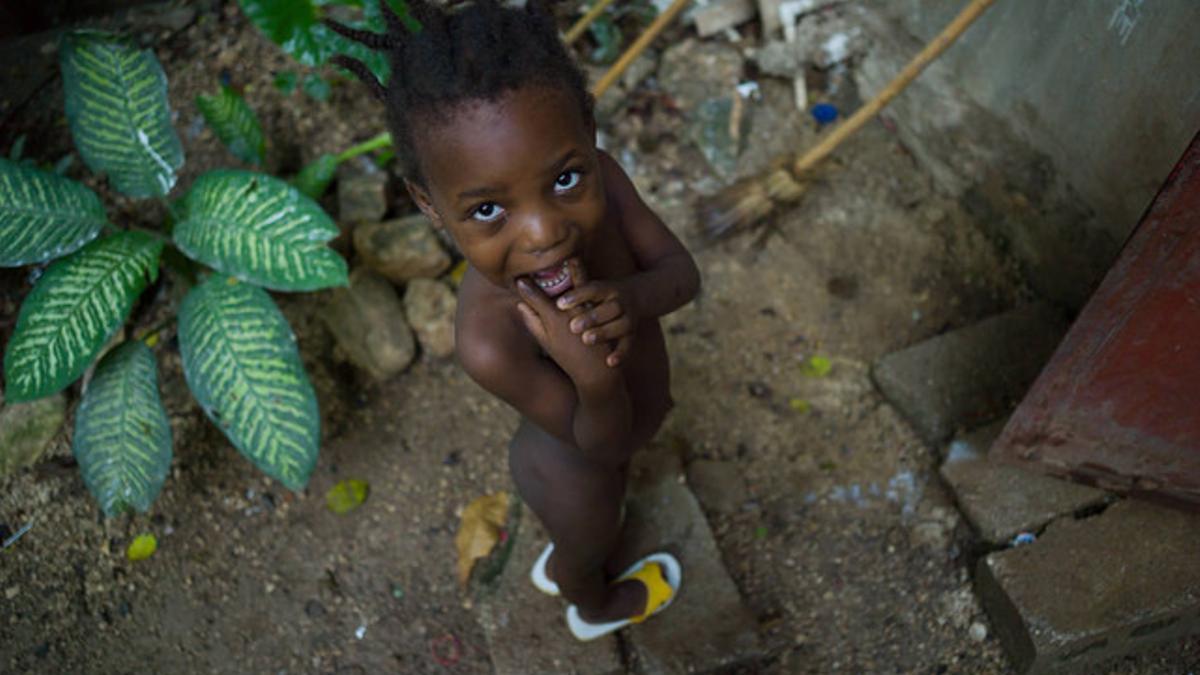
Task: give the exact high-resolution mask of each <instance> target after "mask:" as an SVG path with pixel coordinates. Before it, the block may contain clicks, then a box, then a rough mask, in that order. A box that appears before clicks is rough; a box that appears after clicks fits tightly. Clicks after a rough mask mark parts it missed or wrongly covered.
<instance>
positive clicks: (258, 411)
mask: <svg viewBox="0 0 1200 675" xmlns="http://www.w3.org/2000/svg"><path fill="white" fill-rule="evenodd" d="M179 352H180V355H181V356H182V357H183V372H184V375H185V376H186V377H187V382H188V385H189V386H190V387H191V389H192V393H193V394H194V395H195V396H196V400H197V401H199V402H200V405H201V407H203V408H204V412H205V414H207V415H208V417H209V419H211V420H212V421H213V423H214V424H216V425H217V426H218V427H220V429H221V431H223V432H224V433H225V435H226V436H227V437H228V438H229V440H230V442H232V443H233V445H234V446H235V447H236V448H237V449H238V450H240V451H241V452H242V454H244V455H245V456H246V457H248V458H249V459H250V461H252V462H254V464H255V466H257V467H258V468H259V469H261V470H262V471H263V472H265V473H266V474H267V475H269V476H271V477H272V478H275V479H276V480H278V481H280V482H281V483H283V484H284V485H286V486H288V487H289V488H291V489H293V490H300V489H302V488H303V487H304V486H305V484H306V483H307V482H308V476H309V474H310V473H312V469H313V466H314V465H315V463H316V460H317V447H318V444H319V443H320V436H321V434H320V419H319V417H318V415H317V401H316V397H315V395H314V394H313V390H312V385H310V384H309V381H308V376H307V375H306V374H305V372H304V366H303V365H302V364H301V363H300V354H299V353H298V352H297V350H296V339H295V337H294V336H293V335H292V331H291V328H289V327H288V324H287V320H285V319H284V317H283V314H281V313H280V312H279V310H278V309H277V308H276V307H275V303H273V302H272V301H271V297H270V296H269V295H267V293H266V291H264V290H262V289H261V288H258V287H256V286H251V285H250V284H244V283H240V282H238V281H236V280H234V279H230V278H227V277H222V276H218V275H213V276H212V277H210V278H209V279H208V280H207V281H205V282H203V283H202V284H200V285H199V286H197V287H195V288H193V289H192V290H191V292H190V293H188V295H187V297H186V298H184V301H183V305H182V306H181V307H180V308H179Z"/></svg>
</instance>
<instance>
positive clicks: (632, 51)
mask: <svg viewBox="0 0 1200 675" xmlns="http://www.w3.org/2000/svg"><path fill="white" fill-rule="evenodd" d="M688 1H689V0H675V2H672V3H671V6H670V7H668V8H667V11H665V12H663V13H662V14H659V15H658V18H656V19H654V23H652V24H650V27H649V28H647V29H646V32H645V33H642V34H641V35H640V36H638V39H637V41H636V42H634V43H633V44H632V45H630V46H629V49H626V50H625V53H624V54H622V55H621V58H619V59H617V62H616V63H614V64H613V66H612V68H609V69H608V72H607V73H605V74H604V77H601V78H600V81H599V82H597V83H596V86H595V87H594V88H593V89H592V95H593V96H595V97H596V98H600V97H601V96H603V95H604V92H606V91H608V88H609V87H611V86H612V83H613V82H616V80H617V78H618V77H620V76H621V73H623V72H625V69H626V68H628V67H629V64H631V63H633V60H634V59H636V58H637V57H638V56H641V54H642V52H644V51H646V47H648V46H649V45H650V43H651V42H652V41H653V40H654V38H656V37H658V34H659V33H661V32H663V29H664V28H666V27H667V25H668V24H669V23H671V20H672V19H674V18H675V17H676V16H677V15H678V14H679V13H680V12H682V11H683V8H684V7H687V4H688ZM978 1H979V0H976V2H978Z"/></svg>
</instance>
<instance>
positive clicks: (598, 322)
mask: <svg viewBox="0 0 1200 675" xmlns="http://www.w3.org/2000/svg"><path fill="white" fill-rule="evenodd" d="M619 316H621V306H620V305H618V304H617V303H615V302H606V303H604V304H602V305H597V306H596V307H593V308H591V309H589V310H587V311H585V312H583V313H581V314H579V315H578V316H576V317H575V318H573V319H571V332H572V333H575V334H576V335H579V334H580V333H582V332H583V331H585V330H587V329H588V328H591V327H592V326H602V325H604V324H606V323H608V322H610V321H614V320H616V318H617V317H619Z"/></svg>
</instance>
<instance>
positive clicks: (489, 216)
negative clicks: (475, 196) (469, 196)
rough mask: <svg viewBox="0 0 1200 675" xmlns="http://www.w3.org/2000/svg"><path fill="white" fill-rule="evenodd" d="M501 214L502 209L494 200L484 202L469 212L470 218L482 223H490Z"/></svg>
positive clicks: (502, 212) (502, 213)
mask: <svg viewBox="0 0 1200 675" xmlns="http://www.w3.org/2000/svg"><path fill="white" fill-rule="evenodd" d="M502 215H504V209H502V208H500V205H499V204H497V203H495V202H484V203H482V204H480V205H479V206H477V207H475V210H474V211H472V212H471V217H472V218H474V219H475V220H478V221H480V222H484V223H490V222H492V221H493V220H496V219H497V218H499V217H500V216H502Z"/></svg>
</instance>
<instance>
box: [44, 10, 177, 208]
mask: <svg viewBox="0 0 1200 675" xmlns="http://www.w3.org/2000/svg"><path fill="white" fill-rule="evenodd" d="M60 60H61V63H62V75H63V93H64V95H65V97H66V109H67V120H68V121H69V122H70V124H71V136H72V137H73V138H74V139H75V147H76V148H78V149H79V154H80V155H81V156H83V161H84V163H86V164H87V165H88V167H89V168H91V169H92V170H93V171H96V172H99V173H106V174H108V176H109V180H111V181H112V183H113V187H115V188H116V189H117V190H118V191H120V192H122V193H124V194H127V195H129V196H130V197H158V196H163V195H166V194H167V193H168V192H170V191H171V188H172V187H173V186H174V185H175V179H176V173H175V172H176V171H177V170H178V169H179V167H180V166H182V165H183V146H182V145H180V143H179V136H177V135H176V134H175V129H174V128H173V127H172V126H171V109H170V106H169V105H168V103H167V77H166V75H164V74H163V69H162V66H160V65H159V63H158V59H156V58H155V57H154V53H153V52H151V51H150V50H148V49H138V48H137V47H135V46H134V45H133V44H132V43H131V42H130V41H128V40H126V39H123V38H120V37H117V36H115V35H110V34H108V33H102V32H99V31H79V32H75V33H69V34H67V35H66V36H65V37H64V38H63V42H62V48H61V50H60Z"/></svg>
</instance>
